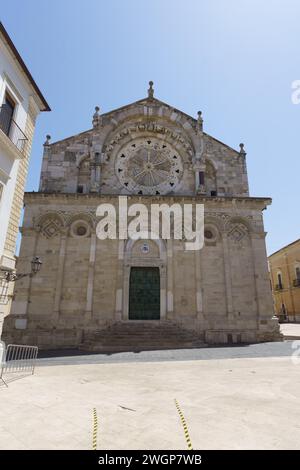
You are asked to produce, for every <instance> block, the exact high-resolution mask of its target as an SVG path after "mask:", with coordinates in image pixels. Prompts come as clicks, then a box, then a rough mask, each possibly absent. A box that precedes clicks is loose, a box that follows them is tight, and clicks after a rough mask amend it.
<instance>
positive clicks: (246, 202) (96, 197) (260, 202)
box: [24, 191, 272, 209]
mask: <svg viewBox="0 0 300 470" xmlns="http://www.w3.org/2000/svg"><path fill="white" fill-rule="evenodd" d="M123 196H124V195H123ZM118 197H119V195H118V194H95V193H89V194H78V193H42V192H34V191H33V192H26V193H25V198H24V199H25V203H28V202H33V201H35V202H39V203H43V201H44V202H45V203H46V204H49V199H53V200H54V201H55V203H56V204H57V201H58V200H61V201H62V203H63V202H64V201H68V202H71V201H78V202H79V203H80V204H84V203H85V201H91V202H94V201H97V202H98V203H100V202H101V201H113V200H116V199H118ZM127 199H128V201H130V202H131V203H132V202H140V203H142V202H145V203H147V202H149V201H150V200H151V199H152V200H153V202H154V203H157V204H158V203H160V204H162V203H163V202H165V203H166V202H170V203H172V202H179V201H187V202H198V203H199V204H201V203H202V204H207V205H212V206H214V207H215V206H220V205H227V204H229V205H230V206H231V207H232V205H234V204H237V205H239V208H240V207H241V206H250V205H255V207H256V208H260V209H265V208H266V207H267V206H269V205H270V204H271V203H272V199H271V198H269V197H249V196H217V197H212V196H202V195H194V196H189V195H176V194H172V195H170V196H168V195H165V196H153V195H143V196H139V195H135V194H132V195H128V196H127Z"/></svg>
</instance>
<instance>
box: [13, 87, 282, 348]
mask: <svg viewBox="0 0 300 470" xmlns="http://www.w3.org/2000/svg"><path fill="white" fill-rule="evenodd" d="M202 127H203V120H202V116H201V113H200V112H199V113H198V117H197V119H194V118H193V117H191V116H189V115H187V114H185V113H184V112H182V111H180V110H178V109H175V108H173V107H172V106H170V105H168V104H166V103H164V102H162V101H160V100H158V99H156V98H154V96H153V84H152V82H150V88H149V90H148V96H147V97H146V98H144V99H142V100H140V101H137V102H135V103H132V104H129V105H127V106H123V107H121V108H119V109H116V110H114V111H111V112H108V113H106V114H102V115H101V114H100V113H99V108H96V112H95V114H94V116H93V127H92V128H91V129H90V130H88V131H85V132H82V133H80V134H78V135H75V136H72V137H68V138H66V139H64V140H61V141H58V142H55V143H50V136H47V140H46V142H45V145H44V157H43V165H42V174H41V181H40V189H39V192H36V193H27V194H26V198H25V206H26V208H25V217H24V224H23V227H22V245H21V252H20V259H19V269H22V270H23V269H25V266H26V262H27V260H28V258H32V257H33V256H39V257H41V259H42V260H43V269H42V270H41V272H40V273H39V274H38V275H37V276H35V277H33V278H26V279H24V280H21V281H19V282H18V286H17V289H16V295H15V300H14V303H13V308H12V314H11V315H10V316H9V317H8V318H7V319H6V321H5V331H4V336H5V339H6V340H7V341H13V342H18V343H28V344H38V345H39V347H42V348H57V347H81V348H83V349H92V350H110V349H111V350H122V349H123V350H124V349H125V350H128V349H143V348H144V349H146V348H156V347H189V346H195V345H199V344H200V345H201V344H202V343H237V342H260V341H272V340H278V339H280V334H279V328H278V321H277V319H276V318H274V317H273V302H272V295H271V291H270V284H269V276H268V269H267V256H266V248H265V231H264V226H263V216H262V211H263V210H264V209H266V207H267V206H268V205H269V204H270V203H271V200H270V199H269V198H268V197H250V196H249V190H248V178H247V170H246V160H245V157H246V153H245V151H244V147H243V144H240V150H239V151H237V150H234V149H232V148H230V147H229V146H228V145H226V144H223V143H222V142H220V141H218V140H217V139H215V138H214V137H212V136H210V135H208V134H206V133H205V132H203V128H202ZM120 195H123V196H128V204H135V203H143V204H144V205H145V206H146V207H147V208H149V209H150V205H151V204H163V203H165V204H169V205H172V204H175V203H177V204H179V206H180V207H182V206H183V204H186V203H194V204H195V203H199V204H204V208H205V232H204V234H205V246H204V247H203V249H201V250H197V251H187V250H186V249H185V242H184V240H177V239H170V240H168V239H164V238H163V237H161V238H160V239H158V240H153V239H151V238H150V239H144V240H137V241H133V240H131V239H116V240H110V239H106V240H101V239H99V238H98V237H97V233H96V228H97V224H98V223H99V214H98V215H97V213H96V211H97V207H98V206H99V204H112V205H114V207H115V208H116V212H117V213H118V205H119V196H120ZM129 218H130V217H129ZM118 222H121V223H122V222H124V220H123V219H122V220H118Z"/></svg>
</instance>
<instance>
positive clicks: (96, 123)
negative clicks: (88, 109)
mask: <svg viewBox="0 0 300 470" xmlns="http://www.w3.org/2000/svg"><path fill="white" fill-rule="evenodd" d="M99 111H100V108H99V106H95V112H94V114H93V121H92V124H93V127H98V126H100V125H101V124H102V119H101V116H100V114H99Z"/></svg>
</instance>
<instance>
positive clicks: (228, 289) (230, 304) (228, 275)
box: [222, 232, 233, 320]
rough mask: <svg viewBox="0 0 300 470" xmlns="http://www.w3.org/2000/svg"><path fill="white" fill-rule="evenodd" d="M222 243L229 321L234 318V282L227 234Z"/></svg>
mask: <svg viewBox="0 0 300 470" xmlns="http://www.w3.org/2000/svg"><path fill="white" fill-rule="evenodd" d="M222 243H223V256H224V277H225V286H226V305H227V316H228V318H229V320H231V319H232V318H233V301H232V285H231V284H232V280H231V265H230V255H229V247H228V238H227V233H226V232H222Z"/></svg>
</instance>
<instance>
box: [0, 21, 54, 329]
mask: <svg viewBox="0 0 300 470" xmlns="http://www.w3.org/2000/svg"><path fill="white" fill-rule="evenodd" d="M40 111H50V108H49V105H48V104H47V102H46V100H45V98H44V97H43V95H42V93H41V92H40V90H39V88H38V86H37V85H36V83H35V81H34V80H33V78H32V76H31V74H30V72H29V70H28V69H27V67H26V65H25V64H24V62H23V60H22V58H21V56H20V54H19V53H18V51H17V49H16V47H15V46H14V44H13V42H12V40H11V39H10V37H9V35H8V33H7V32H6V30H5V28H4V26H3V25H2V23H0V337H1V331H2V324H3V317H4V316H6V315H7V314H8V313H9V310H10V301H11V294H12V291H13V283H12V282H7V280H6V278H7V273H8V272H14V270H15V247H16V239H17V235H18V229H19V222H20V216H21V211H22V207H23V194H24V186H25V182H26V176H27V170H28V163H29V155H30V150H31V144H32V137H33V132H34V127H35V120H36V117H37V115H38V114H39V113H40Z"/></svg>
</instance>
